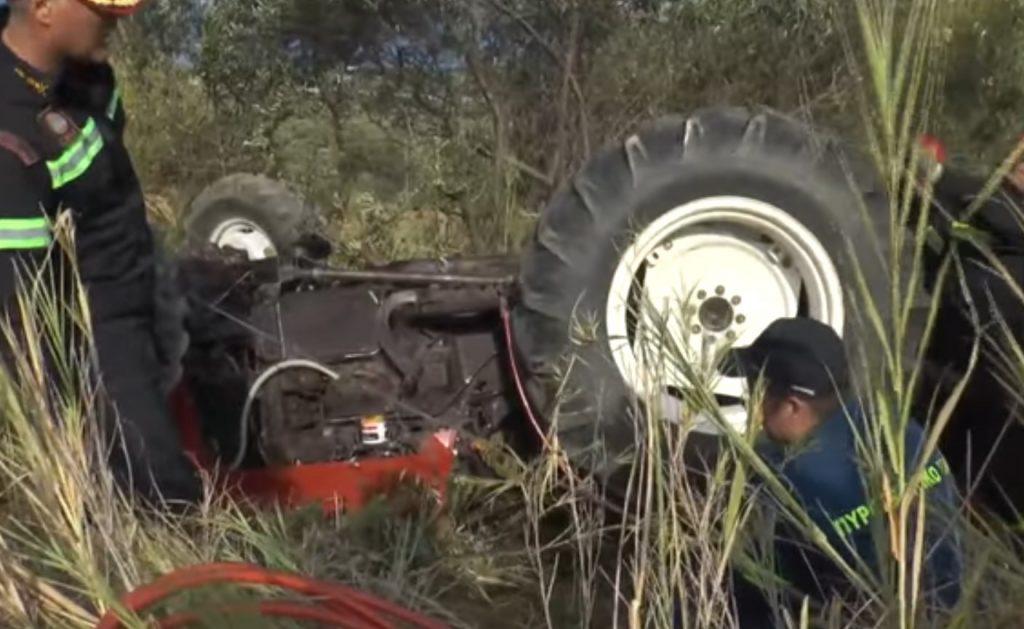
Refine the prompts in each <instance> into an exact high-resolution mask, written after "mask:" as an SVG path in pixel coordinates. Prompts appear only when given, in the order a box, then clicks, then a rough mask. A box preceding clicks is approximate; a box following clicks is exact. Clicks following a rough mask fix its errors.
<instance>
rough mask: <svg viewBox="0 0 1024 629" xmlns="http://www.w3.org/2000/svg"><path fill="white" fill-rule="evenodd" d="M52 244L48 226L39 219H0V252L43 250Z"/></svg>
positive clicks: (44, 221) (42, 219)
mask: <svg viewBox="0 0 1024 629" xmlns="http://www.w3.org/2000/svg"><path fill="white" fill-rule="evenodd" d="M52 242H53V236H52V235H51V234H50V225H49V223H48V222H47V220H46V219H45V218H43V217H40V218H0V251H10V250H14V249H45V248H47V247H49V246H50V244H51V243H52Z"/></svg>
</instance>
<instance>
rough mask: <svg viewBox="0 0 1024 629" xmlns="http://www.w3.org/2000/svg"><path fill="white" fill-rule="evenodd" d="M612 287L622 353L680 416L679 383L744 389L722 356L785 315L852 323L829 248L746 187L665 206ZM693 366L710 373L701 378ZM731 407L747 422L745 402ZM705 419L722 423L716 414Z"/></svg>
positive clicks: (730, 394)
mask: <svg viewBox="0 0 1024 629" xmlns="http://www.w3.org/2000/svg"><path fill="white" fill-rule="evenodd" d="M610 288H611V290H610V292H609V299H608V306H607V326H608V338H609V343H610V345H611V349H612V355H613V358H614V360H615V363H616V365H617V366H618V368H619V370H620V373H621V374H622V376H623V378H624V379H625V380H626V382H627V383H628V384H629V386H630V387H631V388H632V389H633V390H634V392H636V393H637V394H639V395H640V396H641V398H642V399H646V400H650V399H651V398H650V396H651V395H652V394H655V395H660V396H661V397H662V398H663V399H664V400H665V402H664V403H663V407H664V408H663V410H664V411H665V414H666V416H667V417H670V418H671V416H672V415H673V413H674V414H675V416H677V417H678V416H679V410H678V409H679V400H678V399H677V398H675V396H674V394H672V393H671V391H679V390H685V389H687V388H693V387H694V386H708V383H711V384H710V386H711V387H712V389H713V393H715V394H716V395H718V396H720V397H722V398H730V399H734V400H735V399H739V398H742V397H744V396H745V395H746V383H745V382H744V381H743V380H742V379H740V378H730V377H726V376H724V375H722V374H720V373H717V372H716V371H715V365H716V364H717V358H718V357H719V356H720V355H721V352H722V351H724V350H725V349H727V348H728V347H730V346H732V345H738V346H743V345H747V344H749V343H751V342H753V340H754V339H755V338H756V337H757V336H758V335H759V334H760V333H761V332H762V331H763V330H764V329H765V328H767V327H768V325H769V324H771V323H772V322H773V321H775V320H776V319H778V318H781V317H794V316H809V317H813V318H816V319H819V320H821V321H824V322H826V323H828V324H829V325H831V326H832V327H833V328H834V329H836V330H837V331H838V332H840V333H842V329H843V295H842V285H841V282H840V280H839V276H838V272H837V271H836V269H835V267H834V265H833V263H832V261H831V258H830V257H829V255H828V252H827V251H826V250H825V249H824V247H822V245H821V243H820V242H819V241H818V239H817V238H816V237H815V236H814V234H813V233H812V232H810V231H809V230H808V229H807V228H806V227H804V226H803V225H802V224H801V223H800V222H798V221H797V220H796V219H795V218H793V217H792V216H791V215H790V214H789V213H788V212H785V211H784V210H782V209H780V208H777V207H775V206H772V205H769V204H767V203H763V202H761V201H757V200H755V199H749V198H745V197H709V198H705V199H700V200H698V201H694V202H692V203H688V204H686V205H683V206H680V207H678V208H675V209H673V210H670V211H669V212H667V213H665V214H664V215H662V216H661V217H660V218H659V219H657V220H656V221H654V222H653V223H652V224H651V225H650V226H648V227H647V228H646V229H645V230H644V231H643V232H642V233H641V234H640V235H639V236H638V237H637V239H636V240H635V241H634V243H633V244H632V245H631V246H630V247H629V248H628V249H627V250H626V251H625V253H624V255H623V256H622V258H621V260H620V263H619V266H618V268H617V269H616V272H615V275H614V276H613V279H612V286H611V287H610ZM681 361H685V362H686V363H688V365H687V366H685V368H683V367H682V366H680V362H681ZM693 367H697V368H698V369H697V372H699V373H701V374H703V376H702V383H698V384H695V383H693V382H691V378H692V374H693V373H694V369H693ZM688 374H689V375H688ZM652 387H653V388H652ZM659 392H660V393H659ZM671 398H675V399H671ZM670 409H674V410H670ZM721 411H722V415H724V416H725V418H726V419H727V421H729V423H731V424H733V426H734V427H736V428H737V429H741V430H742V429H743V428H744V427H745V426H746V412H745V408H744V407H743V405H742V404H737V403H735V402H733V403H732V406H729V407H722V408H721ZM697 429H698V430H701V431H704V432H712V433H715V432H718V431H719V429H718V427H717V425H715V424H712V423H710V420H709V418H707V417H705V418H704V420H702V421H701V422H699V423H698V426H697Z"/></svg>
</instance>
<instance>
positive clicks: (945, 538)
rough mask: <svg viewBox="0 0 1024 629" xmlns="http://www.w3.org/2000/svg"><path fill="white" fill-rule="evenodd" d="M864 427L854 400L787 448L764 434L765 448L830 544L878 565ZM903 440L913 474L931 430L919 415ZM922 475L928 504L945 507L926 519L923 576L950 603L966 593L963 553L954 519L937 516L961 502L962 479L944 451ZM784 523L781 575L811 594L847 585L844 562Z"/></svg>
mask: <svg viewBox="0 0 1024 629" xmlns="http://www.w3.org/2000/svg"><path fill="white" fill-rule="evenodd" d="M864 429H865V426H864V413H863V412H862V411H861V409H860V407H859V406H848V407H847V408H846V409H843V408H840V409H839V410H838V411H836V413H835V414H834V415H833V416H832V417H830V418H828V419H827V420H826V421H825V422H823V423H822V425H821V426H820V427H819V428H818V429H817V430H816V431H815V433H814V434H813V435H812V436H811V437H810V438H809V439H808V440H807V442H805V443H804V444H801V445H800V446H797V447H793V448H789V449H788V450H789V451H787V449H786V448H784V447H781V446H779V445H777V444H773V443H771V442H769V441H767V440H766V439H765V440H764V441H762V442H761V443H760V444H759V446H758V451H759V453H760V454H761V455H762V457H763V458H764V459H765V460H766V461H767V462H768V463H769V465H771V466H772V467H773V468H774V469H775V470H776V471H777V473H778V474H779V476H780V478H781V479H782V480H783V481H784V482H785V483H786V484H787V485H788V486H789V487H790V489H791V491H792V493H793V495H794V496H795V497H796V498H797V499H798V500H799V501H800V502H801V503H802V504H803V506H804V508H805V509H806V510H807V512H808V515H809V516H810V517H811V518H812V519H813V520H814V521H815V523H816V524H817V525H818V527H820V528H821V530H822V531H823V532H824V533H825V534H826V535H827V537H828V541H829V543H830V544H831V546H832V547H833V548H835V549H836V550H838V551H839V552H840V554H841V555H842V556H843V558H844V559H845V560H846V561H847V562H848V563H850V564H851V565H856V563H855V562H854V556H853V555H854V553H856V555H858V556H859V557H860V558H861V559H862V560H864V562H865V563H866V564H867V565H868V566H870V567H871V568H872V569H874V570H876V571H877V569H878V561H877V557H876V554H877V553H876V548H875V541H874V537H873V535H872V526H873V525H874V524H876V523H877V524H884V523H883V522H878V521H877V520H876V518H877V517H878V516H877V514H876V513H874V509H873V508H872V506H871V504H870V502H869V500H868V497H867V492H866V490H865V484H864V481H863V480H862V478H863V477H862V473H861V470H862V465H861V463H860V461H859V460H858V452H857V445H856V435H857V434H861V435H864V434H865V433H864V432H863V431H864ZM904 444H905V452H906V467H907V469H906V471H907V473H908V474H909V473H910V472H911V471H913V470H914V469H915V468H916V465H917V462H918V461H919V459H920V456H921V454H922V450H923V448H924V430H923V429H922V427H921V426H920V425H919V424H917V423H916V422H911V423H910V425H909V426H908V427H907V430H906V433H905V434H904ZM923 483H924V486H925V487H926V495H927V499H928V503H929V507H938V509H936V510H935V512H934V513H930V514H929V517H928V519H927V520H926V531H925V540H926V548H925V557H926V567H925V570H924V574H923V584H924V587H925V588H926V595H928V596H929V597H930V598H931V600H933V601H934V602H936V603H939V604H942V605H945V606H951V605H953V604H954V603H955V601H956V600H957V598H958V597H959V591H960V577H961V572H962V556H961V548H960V542H959V537H958V534H957V533H956V531H955V529H954V528H953V527H951V525H950V522H951V519H950V518H948V517H938V516H939V514H940V512H942V511H945V512H946V513H947V514H949V513H951V512H952V511H953V510H954V509H955V508H956V506H957V493H956V489H955V485H954V483H953V480H952V478H951V475H950V472H949V467H948V465H947V464H946V462H945V460H944V459H943V458H942V456H941V455H939V454H935V455H933V456H932V457H931V459H930V460H929V461H928V465H927V466H926V468H925V477H924V480H923ZM780 526H781V530H779V531H777V532H776V533H777V537H776V539H777V543H776V559H777V561H778V563H779V566H780V568H781V571H782V572H783V574H782V576H784V577H786V578H788V579H789V580H790V582H791V583H793V584H794V585H796V586H797V587H799V588H800V589H801V590H803V591H804V592H806V593H808V594H812V595H818V596H823V595H825V594H826V593H827V592H828V591H829V590H832V591H836V590H839V591H841V590H843V589H844V588H845V582H846V579H845V578H844V577H843V575H842V574H841V572H840V569H839V567H838V566H836V565H835V564H834V563H833V562H832V561H831V560H829V559H827V558H826V557H825V556H824V555H821V554H819V553H817V552H815V551H813V550H811V549H810V548H809V546H810V543H809V542H808V541H807V540H803V539H800V538H801V537H802V536H800V535H799V534H797V533H795V532H794V531H792V530H790V528H789V527H787V526H785V525H780ZM912 539H913V537H911V538H910V540H908V543H912Z"/></svg>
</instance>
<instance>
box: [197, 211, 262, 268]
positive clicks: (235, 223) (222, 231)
mask: <svg viewBox="0 0 1024 629" xmlns="http://www.w3.org/2000/svg"><path fill="white" fill-rule="evenodd" d="M210 243H212V244H213V245H216V246H217V248H218V249H223V248H229V249H235V250H237V251H241V252H243V253H245V255H246V257H247V258H248V259H249V260H265V259H267V258H273V257H275V256H276V255H277V249H276V248H275V247H274V241H273V240H272V239H271V238H270V235H269V234H267V233H266V232H265V231H264V230H263V229H261V228H260V227H259V226H258V225H256V224H255V223H253V222H252V221H250V220H247V219H244V218H232V219H228V220H226V221H224V222H222V223H221V224H219V225H217V227H216V228H215V229H214V230H213V233H211V235H210Z"/></svg>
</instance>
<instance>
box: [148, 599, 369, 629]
mask: <svg viewBox="0 0 1024 629" xmlns="http://www.w3.org/2000/svg"><path fill="white" fill-rule="evenodd" d="M212 614H217V615H230V614H239V615H241V614H258V615H260V616H264V617H266V618H288V619H291V620H305V621H309V622H318V623H321V624H325V625H329V626H331V627H340V628H341V629H366V627H368V626H369V625H366V624H365V623H362V622H359V621H355V620H352V619H351V618H348V617H347V616H344V615H343V614H339V613H338V612H335V611H331V610H329V609H324V608H323V607H320V606H318V605H311V604H308V603H296V602H291V601H266V602H263V603H256V604H249V605H235V606H231V607H221V608H218V609H215V610H210V611H208V612H182V613H180V614H174V615H172V616H167V617H166V618H163V619H162V620H159V621H157V623H156V626H157V627H159V629H178V628H179V627H188V626H189V625H192V624H195V623H196V622H199V621H200V620H202V619H203V618H204V617H208V616H210V615H212Z"/></svg>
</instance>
